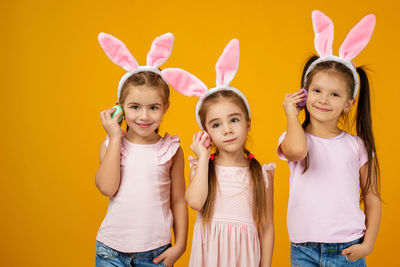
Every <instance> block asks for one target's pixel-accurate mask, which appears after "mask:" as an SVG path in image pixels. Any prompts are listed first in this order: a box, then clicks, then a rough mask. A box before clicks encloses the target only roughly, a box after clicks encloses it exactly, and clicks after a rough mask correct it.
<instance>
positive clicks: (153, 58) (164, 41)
mask: <svg viewBox="0 0 400 267" xmlns="http://www.w3.org/2000/svg"><path fill="white" fill-rule="evenodd" d="M174 39H175V38H174V36H173V35H172V33H166V34H163V35H161V36H159V37H157V38H156V39H154V41H153V43H152V44H151V49H150V51H149V53H148V54H147V65H148V66H151V67H155V68H157V67H158V66H160V65H162V64H163V63H164V62H165V61H167V60H168V58H169V56H170V55H171V51H172V46H173V45H174Z"/></svg>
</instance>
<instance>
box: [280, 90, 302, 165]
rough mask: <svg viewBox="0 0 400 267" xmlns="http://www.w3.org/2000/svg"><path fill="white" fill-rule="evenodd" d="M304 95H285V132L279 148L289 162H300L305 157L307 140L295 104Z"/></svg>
mask: <svg viewBox="0 0 400 267" xmlns="http://www.w3.org/2000/svg"><path fill="white" fill-rule="evenodd" d="M304 97H305V94H304V93H302V91H297V92H295V93H293V94H286V97H285V101H284V102H283V108H284V110H285V113H286V120H287V132H286V136H285V139H283V141H282V143H281V145H280V148H281V150H282V153H283V154H284V155H285V157H286V158H287V159H288V160H289V161H300V160H302V159H304V158H305V157H306V156H307V139H306V135H305V133H304V130H303V127H302V126H301V123H300V121H299V118H298V115H299V111H300V109H299V108H298V107H297V106H296V103H298V102H300V101H301V100H303V99H304Z"/></svg>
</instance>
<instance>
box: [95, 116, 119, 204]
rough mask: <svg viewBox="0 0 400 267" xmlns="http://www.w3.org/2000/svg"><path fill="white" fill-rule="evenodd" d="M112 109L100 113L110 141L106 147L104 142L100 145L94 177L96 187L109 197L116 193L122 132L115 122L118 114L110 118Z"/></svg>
mask: <svg viewBox="0 0 400 267" xmlns="http://www.w3.org/2000/svg"><path fill="white" fill-rule="evenodd" d="M114 110H115V109H114V108H111V109H107V110H105V111H102V112H101V113H100V119H101V122H102V124H103V127H104V129H105V130H106V132H107V134H108V136H109V138H110V143H109V145H108V147H107V148H106V146H105V144H104V142H103V143H102V144H101V145H100V167H99V168H98V169H97V172H96V177H95V183H96V186H97V188H98V189H99V190H100V192H101V193H102V194H104V195H106V196H109V197H112V196H114V195H115V194H116V193H117V191H118V188H119V184H120V157H121V135H122V134H123V133H124V132H123V131H122V130H121V128H120V126H119V124H118V122H117V120H118V117H119V116H115V117H114V118H111V113H112V112H114Z"/></svg>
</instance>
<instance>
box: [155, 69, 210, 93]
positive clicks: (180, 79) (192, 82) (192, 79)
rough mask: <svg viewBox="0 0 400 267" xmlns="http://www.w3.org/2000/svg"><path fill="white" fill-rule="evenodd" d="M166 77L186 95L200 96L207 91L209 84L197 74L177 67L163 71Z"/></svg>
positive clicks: (175, 87)
mask: <svg viewBox="0 0 400 267" xmlns="http://www.w3.org/2000/svg"><path fill="white" fill-rule="evenodd" d="M162 75H163V77H164V79H165V80H166V81H167V82H168V83H169V84H170V85H171V86H172V87H173V88H174V89H175V90H177V91H178V92H180V93H181V94H183V95H185V96H195V97H200V96H202V95H203V94H204V93H205V92H206V91H207V86H206V85H205V84H204V83H203V82H202V81H200V80H199V79H198V78H197V77H196V76H194V75H192V74H190V73H188V72H187V71H184V70H182V69H177V68H168V69H165V70H163V71H162Z"/></svg>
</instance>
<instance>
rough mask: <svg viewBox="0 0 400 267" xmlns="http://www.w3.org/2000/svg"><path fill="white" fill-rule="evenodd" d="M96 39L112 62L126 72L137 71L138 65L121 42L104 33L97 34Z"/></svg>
mask: <svg viewBox="0 0 400 267" xmlns="http://www.w3.org/2000/svg"><path fill="white" fill-rule="evenodd" d="M98 39H99V43H100V45H101V47H102V48H103V50H104V52H105V53H106V55H107V56H108V57H109V58H110V59H111V61H112V62H114V63H115V64H117V65H118V66H120V67H122V68H123V69H124V70H126V71H133V70H135V69H137V67H138V66H139V64H138V63H137V61H136V59H135V58H134V57H133V56H132V54H131V53H130V52H129V50H128V49H127V48H126V46H125V44H124V43H123V42H121V41H120V40H118V39H117V38H115V37H114V36H112V35H110V34H107V33H104V32H102V33H100V34H99V36H98Z"/></svg>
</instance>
